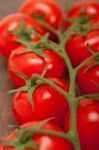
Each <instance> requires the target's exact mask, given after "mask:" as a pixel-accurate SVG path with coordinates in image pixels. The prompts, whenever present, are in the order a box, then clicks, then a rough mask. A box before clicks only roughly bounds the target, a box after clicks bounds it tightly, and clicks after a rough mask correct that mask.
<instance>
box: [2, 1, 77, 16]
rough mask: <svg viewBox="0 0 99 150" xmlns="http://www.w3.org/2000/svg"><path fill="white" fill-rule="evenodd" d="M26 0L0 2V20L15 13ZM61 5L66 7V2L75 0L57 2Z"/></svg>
mask: <svg viewBox="0 0 99 150" xmlns="http://www.w3.org/2000/svg"><path fill="white" fill-rule="evenodd" d="M23 1H25V0H0V19H1V18H2V17H4V16H6V15H8V14H9V13H11V12H15V11H16V10H17V9H18V7H19V6H20V4H21V3H22V2H23ZM55 1H56V2H58V3H59V4H60V6H62V7H63V6H64V4H65V3H66V2H70V1H74V0H55Z"/></svg>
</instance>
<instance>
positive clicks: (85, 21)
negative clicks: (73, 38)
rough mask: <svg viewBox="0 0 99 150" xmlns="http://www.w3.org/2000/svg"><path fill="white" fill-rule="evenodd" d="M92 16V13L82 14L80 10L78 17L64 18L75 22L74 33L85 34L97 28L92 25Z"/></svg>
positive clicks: (98, 28)
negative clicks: (89, 14)
mask: <svg viewBox="0 0 99 150" xmlns="http://www.w3.org/2000/svg"><path fill="white" fill-rule="evenodd" d="M92 18H93V15H91V16H84V14H83V12H81V13H80V17H79V18H69V19H68V18H67V19H66V20H67V21H69V22H72V23H73V24H74V23H75V22H76V23H77V27H76V28H75V30H74V34H76V35H80V36H86V35H87V34H88V33H89V32H90V31H92V30H99V27H92V25H91V24H92Z"/></svg>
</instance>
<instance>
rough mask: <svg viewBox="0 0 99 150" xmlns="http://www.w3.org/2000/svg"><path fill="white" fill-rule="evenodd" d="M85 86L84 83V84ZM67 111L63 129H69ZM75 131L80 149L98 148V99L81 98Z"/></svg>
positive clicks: (95, 149)
mask: <svg viewBox="0 0 99 150" xmlns="http://www.w3.org/2000/svg"><path fill="white" fill-rule="evenodd" d="M85 86H86V85H85ZM68 114H69V113H67V114H66V120H65V130H66V132H67V131H68V130H69V124H68V122H69V121H68V120H69V115H68ZM77 131H78V134H79V139H80V144H81V150H98V149H99V140H98V139H99V99H98V100H96V101H93V100H92V99H89V100H88V99H85V100H82V101H81V102H80V104H79V107H78V109H77Z"/></svg>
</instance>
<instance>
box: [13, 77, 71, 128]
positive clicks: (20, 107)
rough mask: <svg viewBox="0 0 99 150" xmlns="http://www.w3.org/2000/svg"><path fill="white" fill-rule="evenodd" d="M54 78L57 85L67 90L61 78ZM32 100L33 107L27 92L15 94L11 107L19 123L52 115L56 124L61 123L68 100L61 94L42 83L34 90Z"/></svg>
mask: <svg viewBox="0 0 99 150" xmlns="http://www.w3.org/2000/svg"><path fill="white" fill-rule="evenodd" d="M49 80H53V79H49ZM55 80H56V81H58V82H55V84H56V85H57V86H58V87H60V88H62V89H63V90H65V91H68V87H67V85H66V84H65V83H64V82H63V81H62V80H60V79H55ZM33 100H34V107H32V106H31V104H30V102H29V101H28V98H27V92H20V93H17V94H15V96H14V98H13V103H12V109H13V113H14V116H15V118H16V120H17V122H18V123H19V124H23V123H26V122H30V121H33V120H42V119H47V118H50V117H54V118H55V119H54V120H53V121H54V122H55V123H56V124H58V125H60V126H62V125H63V122H64V117H65V114H66V111H67V108H68V102H67V100H66V99H65V98H64V96H63V95H62V94H60V93H59V92H58V91H57V90H55V89H53V88H52V87H51V86H49V85H48V84H43V85H41V86H40V87H38V88H37V89H36V90H35V91H34V93H33Z"/></svg>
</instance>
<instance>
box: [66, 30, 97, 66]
mask: <svg viewBox="0 0 99 150" xmlns="http://www.w3.org/2000/svg"><path fill="white" fill-rule="evenodd" d="M87 44H89V45H90V48H91V49H92V50H93V51H94V52H99V30H94V31H90V32H88V33H87V34H86V36H80V35H73V36H71V37H70V38H69V40H68V41H67V43H66V51H67V53H68V56H69V57H70V60H71V62H72V65H73V67H76V66H78V65H79V64H80V63H82V62H83V61H84V60H85V59H87V58H88V57H90V56H91V53H90V52H89V51H88V49H87Z"/></svg>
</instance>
